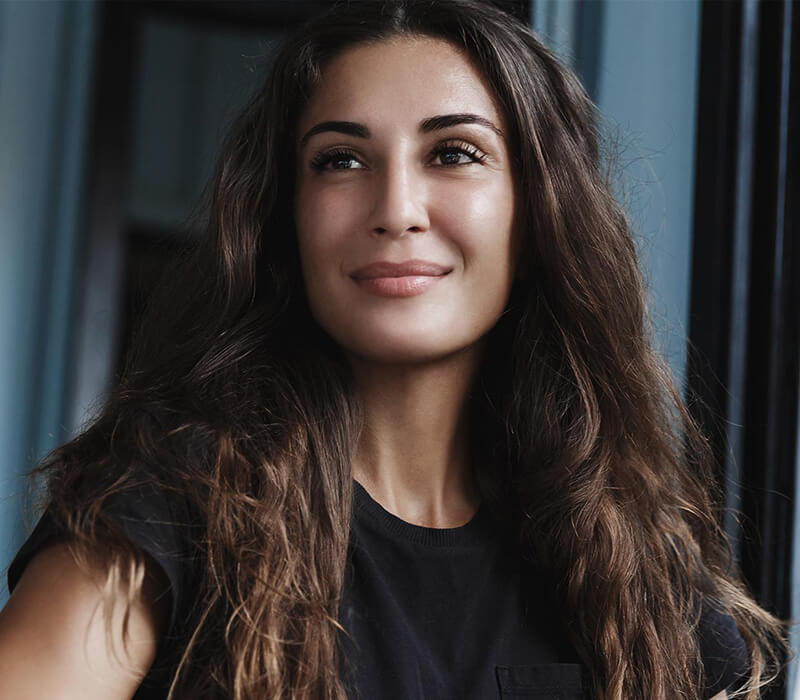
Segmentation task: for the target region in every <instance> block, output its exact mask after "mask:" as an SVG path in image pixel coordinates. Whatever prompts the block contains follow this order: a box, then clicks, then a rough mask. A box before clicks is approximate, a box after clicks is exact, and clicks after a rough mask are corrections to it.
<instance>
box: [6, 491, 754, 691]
mask: <svg viewBox="0 0 800 700" xmlns="http://www.w3.org/2000/svg"><path fill="white" fill-rule="evenodd" d="M353 487H354V508H353V520H352V525H351V534H350V547H349V552H348V563H347V570H346V575H345V586H344V592H343V598H342V602H341V606H340V609H339V621H340V622H341V624H342V625H343V626H344V628H345V629H346V630H347V631H348V632H349V635H350V636H349V637H348V636H347V635H343V634H340V636H339V644H340V648H341V650H342V652H343V653H342V654H340V658H341V664H340V673H341V675H342V678H343V679H344V681H345V683H346V684H347V686H348V695H349V696H350V697H351V698H352V699H353V700H357V699H359V698H360V700H374V699H376V698H380V699H381V700H394V699H397V700H423V699H424V700H456V699H458V700H470V699H474V700H489V699H492V698H500V699H502V700H508V699H513V698H533V697H542V698H544V697H554V698H555V697H558V698H560V699H561V700H578V699H586V698H589V697H590V694H589V691H588V687H589V683H588V680H589V678H588V673H587V672H586V669H585V668H584V667H583V665H582V664H581V663H580V661H579V659H578V657H577V654H576V653H575V651H574V649H573V648H572V646H571V644H570V643H569V642H568V640H567V635H566V634H565V630H564V625H563V622H562V621H561V620H560V619H559V617H558V614H557V613H556V606H554V605H552V604H551V598H550V596H549V595H548V592H547V590H546V589H547V587H546V585H545V584H544V577H543V576H538V575H537V574H536V572H535V571H533V570H531V569H529V568H525V569H524V572H523V568H522V567H520V566H519V564H518V561H517V558H516V557H514V555H513V553H512V552H511V551H509V550H508V549H507V547H506V546H504V544H503V543H504V542H507V541H508V538H507V537H503V536H502V535H501V533H500V531H499V529H498V526H497V525H496V523H495V522H494V520H493V518H492V517H491V514H490V512H489V510H488V509H487V508H486V507H485V506H481V507H480V509H479V510H478V512H477V513H476V515H475V516H474V517H473V518H472V520H471V521H470V522H469V523H467V524H466V525H463V526H461V527H457V528H450V529H436V528H428V527H421V526H418V525H412V524H410V523H407V522H405V521H404V520H401V519H400V518H398V517H397V516H395V515H393V514H392V513H390V512H388V511H387V510H385V509H384V508H383V507H381V505H380V504H378V503H377V502H376V501H375V500H374V499H373V498H372V497H371V496H370V495H369V493H368V492H367V491H366V489H364V488H363V487H362V486H361V484H359V483H358V482H356V481H354V482H353ZM106 512H107V513H108V514H109V516H110V517H112V518H113V519H115V521H116V522H117V523H118V524H119V525H120V526H121V528H122V530H123V532H124V533H125V534H126V536H128V537H129V538H130V539H131V541H132V542H133V543H134V544H135V545H136V546H138V547H140V548H141V549H142V550H143V551H144V552H146V553H147V554H148V555H150V557H152V559H153V560H154V561H156V562H157V563H158V564H159V565H160V566H161V567H162V568H163V570H164V572H165V573H166V575H167V577H168V579H169V581H170V585H171V596H172V605H171V614H170V619H169V624H168V629H167V631H166V634H165V635H164V637H163V638H162V641H161V643H160V645H159V649H158V651H157V655H156V662H155V663H154V665H153V668H152V669H151V671H150V673H149V674H148V676H147V677H146V678H145V680H144V682H143V683H142V685H141V687H140V689H139V690H138V691H137V693H136V695H135V696H134V697H135V700H156V698H159V699H160V698H165V697H166V693H167V688H168V687H169V685H168V678H169V675H170V671H171V664H172V663H173V661H172V656H171V655H170V653H169V650H170V646H171V645H170V641H171V640H175V639H178V638H180V637H181V636H182V635H184V634H186V632H187V631H186V630H183V629H182V628H181V620H182V619H183V615H182V612H185V611H186V606H187V605H188V604H189V603H190V602H191V601H190V598H191V583H192V575H193V574H192V561H191V547H190V540H189V538H190V537H191V536H192V527H191V525H190V524H188V523H187V519H186V518H187V511H186V510H185V508H182V507H181V506H180V504H178V503H177V502H176V501H175V500H174V499H167V498H166V497H165V496H164V494H162V493H160V492H158V491H156V490H154V489H149V488H147V487H143V488H141V489H139V490H136V491H132V492H129V493H126V494H125V495H124V496H123V495H120V494H117V495H115V496H114V497H112V498H111V499H109V501H107V504H106ZM182 523H187V524H186V525H181V524H182ZM59 534H60V528H59V526H58V524H57V523H56V521H55V519H54V518H53V517H52V514H51V513H50V511H46V512H45V514H44V515H43V517H42V518H41V520H40V521H39V523H38V524H37V526H36V528H35V529H34V531H33V533H32V534H31V535H30V537H29V538H28V540H27V541H26V542H25V544H24V545H23V546H22V548H21V549H20V550H19V552H18V553H17V555H16V557H15V558H14V561H13V562H12V563H11V566H10V567H9V570H8V584H9V590H13V588H14V586H15V585H16V583H17V581H18V580H19V578H20V576H21V575H22V571H23V569H24V568H25V565H26V564H27V562H28V561H29V560H30V559H31V557H32V556H33V554H34V553H35V552H36V551H37V550H38V549H39V548H41V547H42V546H43V545H44V544H45V543H46V542H47V541H48V540H50V539H51V538H53V537H56V536H58V535H59ZM698 635H699V643H700V649H701V653H702V657H703V662H704V667H705V671H706V675H707V677H708V682H707V685H706V688H705V697H706V698H710V697H712V696H714V695H716V694H717V693H719V692H720V691H722V690H724V689H728V688H730V687H731V686H733V685H734V684H735V683H736V681H737V680H739V679H740V678H741V676H742V675H744V674H745V673H746V672H747V670H748V658H747V650H746V647H745V645H744V641H743V639H742V637H741V635H740V634H739V631H738V629H737V627H736V624H735V622H734V620H733V619H732V618H731V617H730V616H728V615H725V614H723V613H721V612H719V611H718V610H717V609H716V607H715V606H714V605H713V604H712V603H711V602H710V601H704V604H703V610H702V615H701V620H700V626H699V630H698Z"/></svg>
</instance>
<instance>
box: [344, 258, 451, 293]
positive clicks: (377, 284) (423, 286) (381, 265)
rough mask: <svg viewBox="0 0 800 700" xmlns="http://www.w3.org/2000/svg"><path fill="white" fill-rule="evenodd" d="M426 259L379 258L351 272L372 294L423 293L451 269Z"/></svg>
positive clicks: (361, 285)
mask: <svg viewBox="0 0 800 700" xmlns="http://www.w3.org/2000/svg"><path fill="white" fill-rule="evenodd" d="M452 269H453V268H452V267H445V266H444V265H439V264H438V263H433V262H429V261H427V260H407V261H405V262H401V263H392V262H388V261H380V262H375V263H371V264H369V265H365V266H364V267H360V268H359V269H357V270H355V271H354V272H351V273H350V276H351V277H352V278H353V279H354V280H355V281H356V283H357V284H358V285H359V286H360V287H362V288H363V289H365V290H366V291H368V292H371V293H372V294H376V295H378V296H383V297H412V296H416V295H417V294H422V293H423V292H425V291H426V290H427V289H429V288H430V287H431V286H433V285H434V284H436V283H437V282H439V280H441V278H442V277H444V276H445V275H447V273H449V272H451V271H452Z"/></svg>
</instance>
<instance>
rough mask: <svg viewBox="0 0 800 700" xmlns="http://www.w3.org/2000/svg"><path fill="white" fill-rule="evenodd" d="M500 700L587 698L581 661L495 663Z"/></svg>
mask: <svg viewBox="0 0 800 700" xmlns="http://www.w3.org/2000/svg"><path fill="white" fill-rule="evenodd" d="M494 670H495V675H496V676H497V687H498V689H499V691H500V695H499V696H498V697H499V698H500V700H586V698H588V697H589V696H588V694H587V692H586V687H587V684H586V683H585V682H584V673H583V666H582V665H581V664H530V665H528V664H525V665H519V664H517V665H514V666H495V667H494Z"/></svg>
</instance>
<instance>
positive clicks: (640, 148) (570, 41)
mask: <svg viewBox="0 0 800 700" xmlns="http://www.w3.org/2000/svg"><path fill="white" fill-rule="evenodd" d="M533 16H534V29H535V30H536V31H538V32H540V34H541V35H542V36H543V38H545V40H546V41H548V43H549V44H550V45H551V46H552V47H553V48H554V49H555V50H556V51H557V52H558V53H559V55H561V56H562V58H564V59H565V60H566V61H567V62H568V63H569V64H571V65H572V66H573V67H574V68H575V69H576V70H577V71H578V73H579V74H580V75H581V76H582V78H583V80H584V83H585V85H586V87H587V89H588V91H589V93H590V95H591V97H592V98H593V99H594V100H595V102H596V103H597V104H598V106H599V108H600V110H601V112H602V114H603V117H604V123H603V124H602V127H603V129H604V130H605V132H606V133H607V134H608V135H609V136H610V137H611V138H612V139H614V140H617V141H618V143H619V146H620V153H619V164H620V166H621V172H620V176H621V177H620V180H619V185H618V189H617V191H618V196H619V198H620V200H621V201H622V202H623V203H624V204H625V205H626V209H627V210H628V211H629V212H630V215H631V222H632V224H633V229H634V233H635V237H636V240H637V243H638V247H639V251H640V259H641V267H642V272H643V273H644V276H645V279H646V280H647V283H648V287H649V290H650V294H651V304H650V310H651V316H652V319H653V323H654V325H655V332H656V341H657V345H658V347H659V349H660V350H661V351H662V353H663V354H664V355H665V356H666V358H667V359H668V360H669V363H670V366H671V368H672V370H673V374H674V375H675V377H676V380H677V381H678V383H679V386H681V385H682V383H683V378H684V374H685V366H686V336H687V333H688V313H689V284H690V270H691V245H692V234H691V231H692V211H693V202H692V193H693V189H694V145H695V144H694V139H695V117H696V102H697V99H696V93H697V74H698V56H699V40H700V36H699V31H700V3H699V1H698V0H647V1H641V2H636V1H632V0H586V1H577V0H538V1H537V2H535V3H534V13H533Z"/></svg>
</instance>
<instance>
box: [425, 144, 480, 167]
mask: <svg viewBox="0 0 800 700" xmlns="http://www.w3.org/2000/svg"><path fill="white" fill-rule="evenodd" d="M432 155H433V157H434V158H438V157H441V158H442V163H441V164H442V165H443V166H445V167H456V166H460V165H470V164H472V163H482V162H483V161H484V160H486V154H485V153H482V152H481V151H479V150H478V149H477V148H475V146H473V145H472V144H469V143H466V142H459V143H457V144H454V143H442V144H439V145H438V146H436V148H434V149H433V154H432ZM464 156H466V158H467V160H463V157H464Z"/></svg>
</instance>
